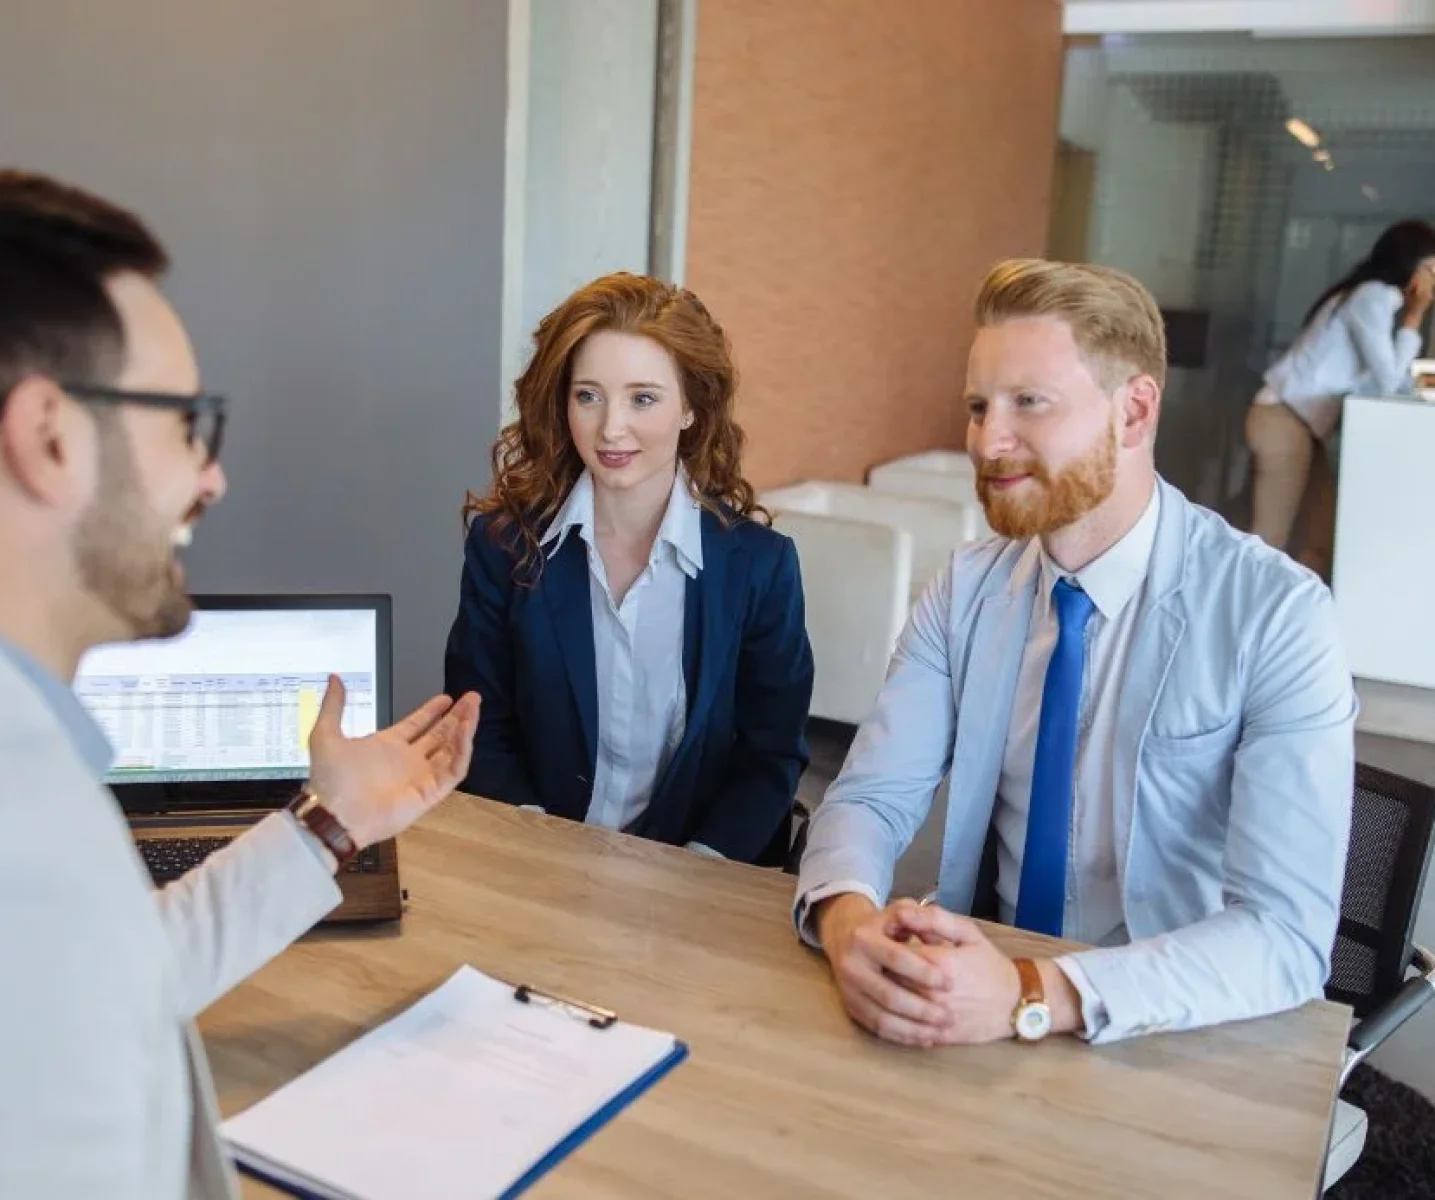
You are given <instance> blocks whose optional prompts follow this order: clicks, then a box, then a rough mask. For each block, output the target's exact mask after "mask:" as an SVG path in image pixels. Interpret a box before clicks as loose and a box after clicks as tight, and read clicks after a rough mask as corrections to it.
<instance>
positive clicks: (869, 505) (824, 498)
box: [762, 482, 986, 603]
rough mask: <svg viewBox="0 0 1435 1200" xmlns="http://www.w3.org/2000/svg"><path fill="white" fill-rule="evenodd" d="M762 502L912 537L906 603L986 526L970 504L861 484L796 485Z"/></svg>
mask: <svg viewBox="0 0 1435 1200" xmlns="http://www.w3.org/2000/svg"><path fill="white" fill-rule="evenodd" d="M762 503H763V505H764V506H765V507H766V508H767V509H768V510H769V511H771V512H774V513H776V512H804V513H809V514H813V515H821V516H830V517H839V518H841V519H843V520H847V521H865V522H869V523H873V524H878V525H890V526H892V527H893V528H896V529H904V530H906V531H907V532H908V533H909V534H910V535H911V537H912V570H911V576H910V578H909V579H908V581H907V584H906V595H907V596H908V598H909V601H910V602H911V603H915V602H916V600H917V598H918V597H919V596H920V595H921V594H922V590H923V589H924V588H925V587H926V586H927V584H929V583H930V582H931V581H932V580H933V579H934V578H936V576H937V575H938V574H940V573H941V572H942V571H944V570H946V567H947V563H948V561H949V560H950V559H951V556H952V551H953V550H954V549H956V547H957V546H959V545H962V544H964V543H966V542H970V541H973V540H975V539H976V538H978V537H982V536H985V533H984V531H985V528H986V522H985V521H984V520H982V516H981V510H980V508H978V507H977V506H976V504H975V503H971V504H959V503H957V502H955V501H952V500H945V499H941V498H937V497H931V496H910V495H896V494H891V493H887V492H880V491H876V490H874V489H873V488H869V487H863V486H862V485H861V484H860V483H828V482H807V483H797V484H793V485H792V486H790V487H783V488H775V489H774V490H772V491H770V492H767V493H765V494H764V495H763V497H762Z"/></svg>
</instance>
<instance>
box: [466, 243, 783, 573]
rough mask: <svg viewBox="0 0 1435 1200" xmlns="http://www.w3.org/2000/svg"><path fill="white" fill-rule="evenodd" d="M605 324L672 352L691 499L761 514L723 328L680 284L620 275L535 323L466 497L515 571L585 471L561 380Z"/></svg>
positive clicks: (723, 516)
mask: <svg viewBox="0 0 1435 1200" xmlns="http://www.w3.org/2000/svg"><path fill="white" fill-rule="evenodd" d="M608 329H611V330H617V331H618V332H621V333H634V334H638V335H640V336H642V337H647V338H651V339H653V340H654V341H655V342H657V343H658V344H659V345H660V346H662V348H663V349H664V350H666V351H667V352H668V353H669V354H670V355H671V356H672V358H673V363H674V365H675V366H676V367H677V371H678V376H679V378H680V379H681V380H682V386H683V399H684V400H685V401H686V403H687V406H688V410H689V411H690V412H691V413H692V415H693V423H692V426H691V427H690V428H688V429H685V430H684V431H683V432H682V434H681V436H680V437H679V439H678V457H679V459H680V460H681V461H682V463H683V465H684V466H685V467H686V468H687V471H688V476H689V479H690V482H691V485H692V490H693V498H694V499H695V500H697V502H698V503H699V504H701V505H702V506H703V507H704V508H706V509H708V510H709V511H710V512H712V513H713V514H714V515H716V516H717V517H718V518H719V520H721V521H723V522H724V523H728V522H730V521H732V520H733V518H735V517H746V518H749V519H756V520H765V519H766V518H767V516H768V514H767V510H766V509H764V508H762V507H761V506H760V505H759V504H758V503H757V496H756V493H755V492H754V490H753V487H752V485H751V484H750V483H749V482H748V481H747V479H746V478H745V477H744V476H743V473H742V448H743V442H744V437H743V432H742V429H741V428H740V427H739V425H738V424H737V422H736V421H735V420H734V419H733V407H734V404H735V402H736V397H737V372H736V371H735V370H734V368H733V363H732V355H731V352H730V348H729V346H728V340H727V335H726V334H725V333H724V332H723V330H722V326H720V325H719V324H718V323H717V322H716V321H715V320H714V319H713V317H712V314H711V313H709V312H708V310H707V308H706V307H705V306H704V305H703V302H702V301H701V300H699V299H698V298H697V297H696V296H695V295H693V293H692V292H690V291H688V290H687V289H686V288H680V287H675V286H674V285H673V284H671V283H665V282H663V281H662V280H659V279H652V278H650V277H648V276H646V275H632V274H629V273H628V272H626V271H619V272H617V273H615V274H612V275H604V276H603V277H602V278H601V279H595V280H594V281H593V282H592V283H590V284H588V285H587V286H586V287H582V288H579V289H578V291H576V292H574V293H573V294H572V295H571V296H569V297H568V299H567V300H565V301H563V303H562V304H560V305H559V306H558V307H557V308H555V309H554V310H553V311H552V312H551V313H549V314H548V315H547V316H546V317H544V318H543V320H542V321H541V322H540V323H539V325H538V330H537V332H536V333H535V334H534V338H533V341H534V349H533V357H532V358H531V359H530V360H529V363H528V366H527V368H526V369H525V370H524V372H523V374H522V375H520V376H519V377H518V381H517V383H516V384H515V392H516V397H517V401H518V419H517V420H516V421H514V422H513V423H512V424H511V425H509V426H508V427H507V428H505V429H504V430H503V431H502V432H501V433H500V434H499V437H498V441H497V442H496V443H495V444H494V447H493V484H492V487H491V489H490V490H489V492H488V494H487V495H486V496H481V497H480V496H475V495H473V494H472V493H470V494H469V496H468V498H467V500H466V501H465V503H464V510H463V511H464V518H465V520H468V519H470V518H473V517H484V516H490V515H491V516H492V520H491V521H490V524H489V530H488V532H489V535H490V536H491V537H492V538H493V539H494V540H495V541H498V542H500V543H509V544H512V545H513V546H514V547H515V548H517V549H518V551H519V562H518V567H517V568H516V571H515V577H520V576H521V577H524V578H527V577H528V576H527V575H526V572H527V570H528V568H529V567H531V566H534V565H535V564H539V565H540V566H541V559H540V557H539V554H538V545H539V538H540V537H541V536H542V534H543V531H544V527H545V526H546V525H547V523H548V522H549V521H550V520H552V519H553V517H554V516H555V515H556V514H557V512H558V509H559V508H560V507H561V506H562V504H563V500H564V498H565V497H566V496H567V495H568V493H569V492H570V491H571V490H572V488H573V485H574V484H575V483H576V482H577V481H578V477H579V475H581V474H582V473H583V460H582V459H581V458H579V456H578V450H577V447H575V446H574V445H573V438H572V435H571V434H570V433H569V432H568V416H567V413H568V385H569V380H570V376H571V373H572V366H573V359H574V357H575V356H576V355H577V353H578V348H579V347H580V346H581V345H582V344H583V341H584V339H586V338H587V337H588V336H589V335H591V334H594V333H597V332H599V331H600V330H608Z"/></svg>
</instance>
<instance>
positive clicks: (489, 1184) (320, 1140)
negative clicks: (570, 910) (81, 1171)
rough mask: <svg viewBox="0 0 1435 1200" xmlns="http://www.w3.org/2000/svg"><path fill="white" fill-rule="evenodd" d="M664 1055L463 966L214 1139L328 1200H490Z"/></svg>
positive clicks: (656, 1036) (669, 1047)
mask: <svg viewBox="0 0 1435 1200" xmlns="http://www.w3.org/2000/svg"><path fill="white" fill-rule="evenodd" d="M675 1048H676V1041H675V1039H674V1038H673V1036H672V1035H671V1034H666V1033H659V1032H656V1031H654V1030H650V1029H642V1028H639V1027H637V1026H633V1025H624V1024H621V1023H619V1024H616V1025H613V1026H612V1027H610V1028H608V1029H602V1030H599V1029H594V1028H593V1027H592V1026H590V1025H589V1024H588V1023H587V1022H586V1021H584V1020H581V1019H578V1018H576V1017H575V1016H574V1015H573V1014H572V1013H571V1012H570V1011H568V1010H558V1009H554V1008H551V1007H547V1006H544V1005H540V1004H523V1003H520V1002H519V1001H517V1000H515V999H514V994H513V988H512V986H510V985H509V984H505V983H500V982H498V981H497V980H495V979H491V978H489V977H488V976H487V975H484V974H482V973H481V972H479V971H476V970H474V969H473V968H472V967H467V966H465V967H460V968H459V970H458V971H456V972H455V973H454V974H453V975H452V976H451V977H450V978H449V980H448V982H446V983H444V984H443V985H442V986H441V987H439V988H438V989H436V990H435V991H433V992H430V993H429V995H427V996H426V997H424V999H422V1000H420V1001H419V1002H418V1003H416V1004H414V1005H413V1007H411V1008H409V1009H407V1010H406V1011H404V1012H403V1013H401V1014H399V1015H398V1016H397V1017H395V1018H394V1019H393V1020H391V1021H389V1022H388V1023H387V1024H385V1025H382V1026H380V1027H379V1028H378V1029H375V1030H372V1031H371V1032H369V1033H367V1034H365V1035H364V1036H363V1037H361V1038H360V1039H358V1041H356V1042H354V1043H353V1044H352V1045H350V1046H348V1047H346V1048H345V1049H343V1050H341V1051H339V1053H337V1054H335V1055H334V1056H333V1057H332V1058H329V1059H327V1060H326V1061H324V1062H322V1063H320V1064H319V1065H318V1066H317V1067H315V1068H314V1069H313V1070H311V1071H309V1072H307V1073H306V1074H304V1075H301V1076H300V1077H299V1078H298V1079H295V1080H293V1081H292V1082H291V1083H289V1084H287V1085H285V1086H284V1087H282V1088H280V1089H279V1090H278V1091H277V1092H275V1093H274V1094H273V1095H272V1096H270V1097H268V1098H267V1099H265V1100H263V1101H261V1102H260V1103H258V1104H256V1105H255V1106H254V1107H253V1108H250V1109H249V1110H248V1111H246V1112H243V1113H241V1114H239V1115H238V1116H237V1117H234V1118H232V1119H231V1120H229V1121H226V1122H225V1124H224V1127H223V1132H224V1136H225V1138H226V1139H227V1140H228V1142H229V1144H230V1147H231V1149H232V1150H233V1151H234V1154H235V1157H236V1158H237V1159H238V1160H239V1161H240V1162H245V1163H248V1164H250V1165H252V1166H254V1167H255V1168H257V1169H258V1170H259V1171H261V1172H262V1173H264V1174H266V1175H269V1176H271V1177H274V1178H276V1179H279V1180H282V1181H285V1182H288V1183H291V1184H297V1185H298V1186H300V1187H302V1188H304V1189H305V1190H308V1191H311V1192H314V1193H316V1194H317V1195H320V1196H325V1197H334V1198H335V1200H447V1198H448V1197H455V1198H457V1197H463V1198H464V1200H472V1198H473V1197H489V1196H499V1195H502V1194H503V1193H504V1191H505V1190H506V1189H508V1188H509V1187H511V1186H512V1185H513V1184H514V1183H515V1182H516V1181H517V1180H519V1179H521V1178H522V1177H523V1175H525V1174H526V1173H527V1172H528V1171H529V1170H530V1168H532V1167H533V1165H534V1164H535V1163H537V1162H538V1161H539V1160H541V1159H542V1158H544V1156H545V1155H547V1154H548V1153H549V1152H550V1151H551V1150H552V1149H553V1148H554V1147H555V1146H556V1145H558V1144H559V1143H561V1142H562V1141H564V1139H566V1138H567V1137H568V1136H569V1135H570V1134H571V1133H573V1131H574V1130H575V1129H577V1128H579V1127H580V1126H583V1125H584V1124H586V1123H587V1122H588V1121H589V1120H590V1119H591V1118H592V1117H593V1116H594V1115H595V1114H596V1113H598V1112H599V1111H600V1110H601V1109H603V1108H604V1106H605V1105H607V1104H608V1103H609V1102H610V1101H611V1100H612V1099H613V1098H614V1097H616V1096H618V1095H620V1094H621V1093H622V1092H624V1091H625V1090H626V1089H628V1088H629V1087H631V1086H632V1085H633V1084H634V1083H635V1082H636V1081H638V1080H639V1079H642V1078H643V1077H645V1076H647V1075H648V1074H649V1073H650V1072H652V1071H653V1070H654V1069H655V1068H657V1067H658V1066H659V1065H660V1064H662V1063H664V1062H665V1061H666V1060H668V1059H669V1058H670V1057H671V1056H672V1055H673V1053H674V1050H675Z"/></svg>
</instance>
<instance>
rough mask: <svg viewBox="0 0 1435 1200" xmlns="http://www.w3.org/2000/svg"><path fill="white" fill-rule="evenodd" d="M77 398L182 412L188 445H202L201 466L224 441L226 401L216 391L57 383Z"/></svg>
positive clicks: (216, 451)
mask: <svg viewBox="0 0 1435 1200" xmlns="http://www.w3.org/2000/svg"><path fill="white" fill-rule="evenodd" d="M60 386H61V387H63V388H64V389H65V391H67V392H69V393H70V395H72V396H74V397H75V398H76V399H78V400H87V401H89V402H90V403H92V404H138V405H140V406H141V407H142V408H167V409H172V410H173V411H175V412H181V413H183V414H184V417H185V421H186V423H187V424H188V425H189V444H190V445H191V446H195V445H200V446H203V447H204V465H205V466H209V464H210V463H212V462H214V460H215V459H217V458H218V457H219V447H220V445H221V444H222V443H223V441H224V408H225V405H226V404H227V403H228V401H226V400H225V398H224V397H223V396H221V395H219V394H218V393H216V392H196V393H194V394H193V395H191V396H184V395H176V394H175V393H173V392H130V391H126V390H125V389H124V388H112V387H102V386H100V385H98V384H92V383H64V384H61V385H60Z"/></svg>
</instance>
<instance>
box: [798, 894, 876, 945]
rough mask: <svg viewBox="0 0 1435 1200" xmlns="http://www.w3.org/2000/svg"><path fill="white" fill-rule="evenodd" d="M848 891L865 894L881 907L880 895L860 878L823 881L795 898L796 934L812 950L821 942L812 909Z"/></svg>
mask: <svg viewBox="0 0 1435 1200" xmlns="http://www.w3.org/2000/svg"><path fill="white" fill-rule="evenodd" d="M848 892H853V893H856V894H857V895H859V896H866V897H867V899H869V900H870V901H872V903H873V905H875V906H876V907H877V908H881V907H882V900H881V897H879V896H878V895H877V892H876V890H875V889H874V888H873V887H872V885H871V884H867V883H863V882H862V881H861V880H860V879H839V880H837V881H836V882H834V883H824V884H821V885H820V886H818V887H815V888H813V889H812V890H811V891H810V892H808V893H806V894H805V895H802V896H799V897H798V898H797V905H796V907H795V908H794V909H793V914H792V918H793V922H794V923H795V924H796V926H797V936H798V937H800V938H801V939H802V940H803V941H804V942H805V943H806V944H807V945H809V946H811V947H812V948H813V949H814V950H821V949H822V942H821V941H820V940H818V937H817V929H816V926H814V925H813V922H812V910H813V909H814V908H816V907H817V906H818V905H819V904H821V903H822V901H824V900H830V899H831V898H832V897H833V896H842V895H845V894H847V893H848Z"/></svg>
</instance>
